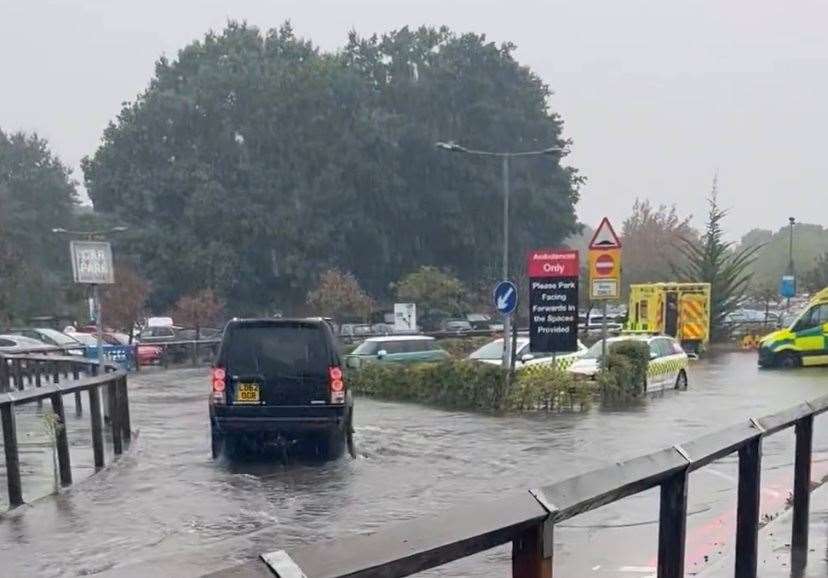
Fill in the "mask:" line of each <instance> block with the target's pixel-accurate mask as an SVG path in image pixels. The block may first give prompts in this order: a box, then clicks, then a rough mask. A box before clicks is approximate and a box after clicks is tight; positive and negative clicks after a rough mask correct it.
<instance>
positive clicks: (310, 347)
mask: <svg viewBox="0 0 828 578" xmlns="http://www.w3.org/2000/svg"><path fill="white" fill-rule="evenodd" d="M222 361H223V364H224V366H225V367H226V368H227V369H228V371H230V372H231V373H234V374H255V375H264V376H265V377H274V376H284V375H290V376H299V375H327V372H328V368H329V367H330V364H331V355H330V352H329V351H328V347H327V342H326V340H325V335H324V333H323V331H322V330H321V328H319V327H314V326H311V325H258V326H256V325H252V326H240V327H234V328H233V329H232V330H231V331H230V332H229V335H228V336H227V339H225V347H224V350H223V351H222Z"/></svg>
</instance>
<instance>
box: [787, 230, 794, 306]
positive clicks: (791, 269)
mask: <svg viewBox="0 0 828 578" xmlns="http://www.w3.org/2000/svg"><path fill="white" fill-rule="evenodd" d="M788 224H789V226H790V229H789V231H790V233H789V235H788V275H790V276H791V277H794V260H793V238H794V225H795V224H796V219H795V218H794V217H788ZM794 279H795V277H794ZM794 283H796V281H794ZM786 308H787V309H788V310H790V308H791V298H790V297H788V303H787V305H786Z"/></svg>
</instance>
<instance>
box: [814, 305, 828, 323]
mask: <svg viewBox="0 0 828 578" xmlns="http://www.w3.org/2000/svg"><path fill="white" fill-rule="evenodd" d="M825 323H828V305H820V306H819V307H814V325H824V324H825Z"/></svg>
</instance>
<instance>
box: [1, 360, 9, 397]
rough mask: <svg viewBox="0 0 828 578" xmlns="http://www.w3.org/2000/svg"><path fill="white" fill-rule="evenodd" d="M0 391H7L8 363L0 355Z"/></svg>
mask: <svg viewBox="0 0 828 578" xmlns="http://www.w3.org/2000/svg"><path fill="white" fill-rule="evenodd" d="M0 391H2V392H6V391H9V363H8V361H7V360H6V358H5V357H3V356H2V355H0Z"/></svg>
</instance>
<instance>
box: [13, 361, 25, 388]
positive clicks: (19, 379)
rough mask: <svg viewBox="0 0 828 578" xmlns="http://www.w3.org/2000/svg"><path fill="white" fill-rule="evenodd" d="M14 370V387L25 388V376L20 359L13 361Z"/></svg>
mask: <svg viewBox="0 0 828 578" xmlns="http://www.w3.org/2000/svg"><path fill="white" fill-rule="evenodd" d="M12 372H13V375H14V389H23V376H22V374H21V370H20V360H19V359H15V360H14V361H12Z"/></svg>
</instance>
